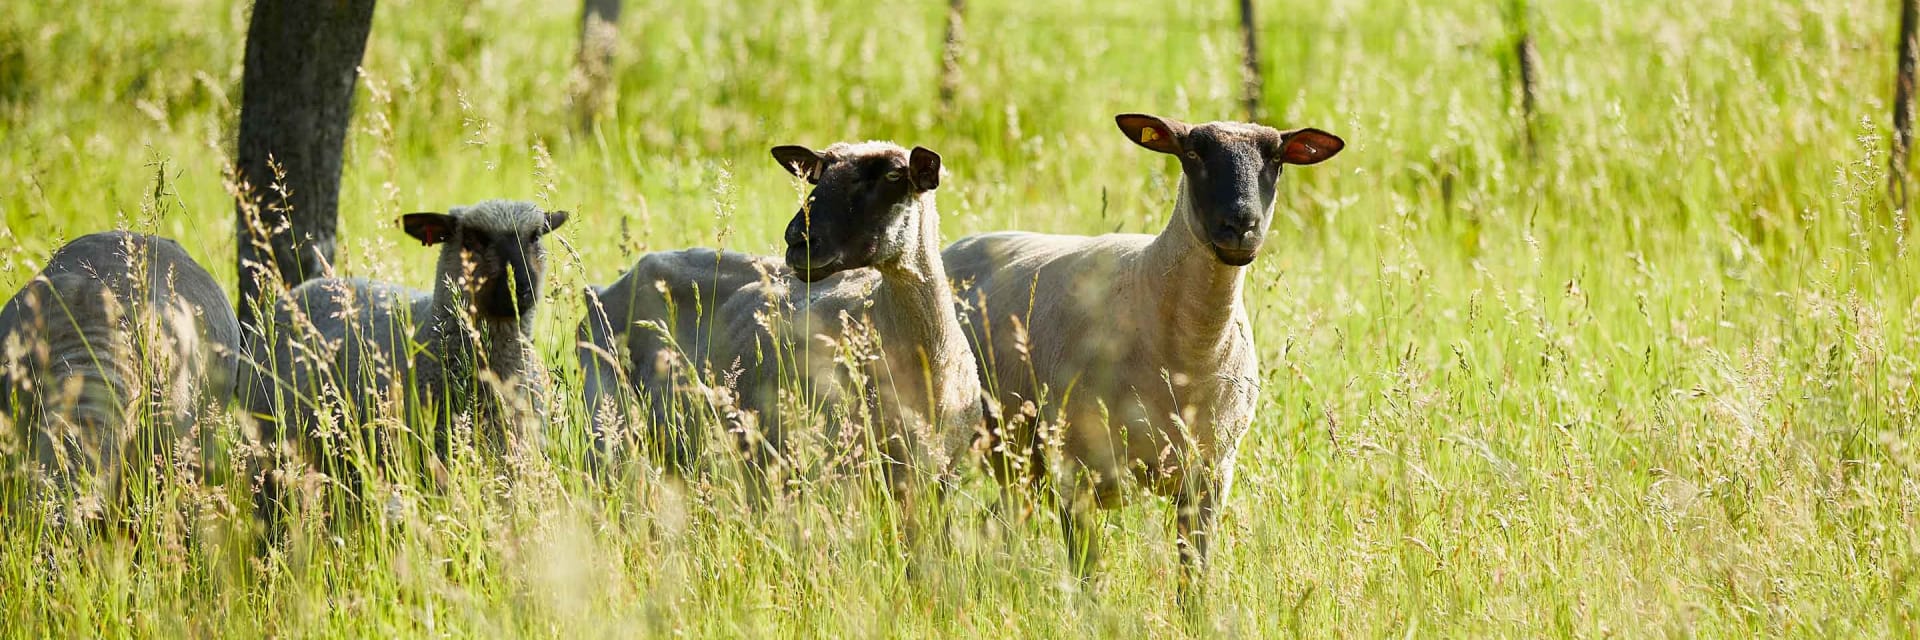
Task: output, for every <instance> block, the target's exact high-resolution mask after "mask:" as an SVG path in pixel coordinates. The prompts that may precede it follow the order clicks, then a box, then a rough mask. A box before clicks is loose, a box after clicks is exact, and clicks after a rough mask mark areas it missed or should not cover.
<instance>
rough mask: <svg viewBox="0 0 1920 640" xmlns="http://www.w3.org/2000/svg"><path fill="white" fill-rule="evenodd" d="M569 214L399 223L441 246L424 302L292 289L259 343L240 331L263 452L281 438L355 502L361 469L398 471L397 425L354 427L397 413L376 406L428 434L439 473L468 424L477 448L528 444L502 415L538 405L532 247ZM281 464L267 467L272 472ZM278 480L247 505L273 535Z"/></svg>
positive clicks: (365, 287)
mask: <svg viewBox="0 0 1920 640" xmlns="http://www.w3.org/2000/svg"><path fill="white" fill-rule="evenodd" d="M567 215H568V214H567V212H565V211H555V212H551V213H547V212H542V211H541V210H540V209H539V208H538V207H536V206H534V205H533V204H530V203H526V202H515V201H507V200H489V201H485V202H481V203H478V204H475V205H472V206H469V207H454V208H452V209H450V210H449V211H448V212H447V213H410V214H407V215H405V216H402V217H401V219H400V226H401V227H402V229H403V230H404V231H405V232H406V233H407V235H409V236H412V237H413V238H415V239H417V240H419V241H420V242H421V244H422V245H424V246H434V245H439V246H440V249H439V251H440V257H439V262H438V265H437V268H436V271H435V274H434V288H433V292H432V293H430V294H429V293H426V292H422V291H417V290H413V289H409V288H406V287H402V286H398V285H393V284H387V283H380V282H371V281H367V280H361V279H339V278H324V279H317V280H310V281H307V282H305V283H303V284H301V285H300V286H298V287H296V288H294V289H293V291H291V292H290V293H289V294H288V295H287V296H286V298H284V299H282V300H281V301H280V302H279V303H278V304H276V305H275V309H274V314H273V321H272V323H271V324H270V325H268V328H267V329H265V330H264V331H263V333H262V335H258V336H250V340H252V341H253V342H252V343H251V344H252V346H251V347H250V353H251V354H252V355H253V357H254V358H255V359H256V360H257V362H256V363H254V365H253V366H250V367H247V368H245V371H244V374H243V380H242V392H243V393H244V394H245V396H246V397H245V398H244V399H243V404H244V405H245V406H246V407H247V408H248V410H249V411H250V412H251V413H252V414H253V415H254V417H255V419H256V420H257V421H258V423H259V426H258V430H259V431H258V434H257V436H256V437H257V438H259V440H260V443H261V445H262V447H263V448H265V449H278V448H280V447H281V446H282V441H283V440H289V439H290V440H292V441H294V442H293V445H294V446H295V447H296V448H298V449H300V450H301V452H302V453H303V454H304V455H305V457H306V458H307V459H308V460H309V461H310V462H312V463H313V464H315V465H316V466H318V467H319V468H320V469H321V470H322V471H323V472H325V473H326V474H328V475H329V476H332V477H334V478H337V479H341V480H343V481H345V482H347V483H348V484H349V485H350V486H351V487H352V488H353V489H354V490H355V491H354V492H355V493H356V494H357V493H358V489H359V486H358V485H359V484H360V483H361V482H362V481H363V479H364V478H363V475H364V474H365V473H367V472H368V471H371V470H374V469H380V468H386V467H389V466H391V465H393V464H395V463H396V462H399V460H396V459H394V456H395V455H396V454H395V453H394V452H393V451H391V450H392V449H393V448H395V446H396V445H397V444H398V443H396V442H394V438H395V437H397V436H396V434H397V433H400V432H402V431H401V430H399V429H397V428H382V427H380V426H375V427H374V428H371V429H366V430H363V429H362V428H361V425H366V424H368V423H369V422H377V421H379V420H381V419H383V418H392V417H394V415H395V414H393V413H392V412H391V411H382V410H383V409H387V410H391V409H395V408H406V409H408V410H407V411H405V412H403V413H401V414H400V415H399V417H400V418H401V421H402V422H403V423H411V424H415V425H418V426H424V427H425V428H424V429H418V430H414V431H413V433H415V434H420V433H422V432H424V433H425V434H426V437H427V438H428V439H430V441H431V442H430V446H431V451H432V452H433V455H432V457H431V458H425V459H419V460H415V461H416V462H418V463H420V465H421V466H420V467H419V468H420V469H422V470H426V471H431V472H433V473H434V474H435V475H436V477H439V476H438V474H440V473H441V472H442V467H443V465H444V464H445V463H446V462H447V461H448V460H449V457H450V456H451V455H452V452H453V445H454V443H455V441H456V435H457V432H458V431H459V430H460V428H461V427H464V426H466V425H471V427H472V430H473V439H474V440H475V441H476V442H475V444H476V445H478V448H479V449H480V450H482V451H483V452H487V453H491V454H500V453H504V452H507V451H510V450H514V448H515V447H518V448H519V450H534V449H536V448H537V446H538V442H539V434H538V432H537V431H534V430H531V429H528V428H526V425H528V424H529V423H530V421H527V420H516V419H513V415H511V414H510V413H509V412H510V411H511V410H513V409H515V408H520V407H531V408H534V409H539V408H541V407H542V404H543V403H542V394H543V393H544V386H545V381H546V370H545V367H544V366H543V365H542V363H541V361H540V358H539V356H538V354H537V353H536V352H535V351H534V344H533V330H534V318H535V310H536V303H537V302H538V301H539V300H540V296H541V285H542V281H543V279H544V277H545V275H546V249H545V247H544V246H543V245H542V243H541V239H542V238H543V237H544V236H546V235H547V234H548V233H551V232H553V231H554V230H556V229H559V228H560V226H561V225H562V224H564V223H565V222H566V220H567ZM422 423H424V424H422ZM418 450H421V451H424V450H426V448H425V447H421V448H420V449H418ZM279 455H281V453H280V452H278V451H273V452H270V453H269V454H268V458H269V460H267V461H269V462H271V463H272V464H274V465H275V466H276V467H277V466H278V462H277V460H275V459H276V458H277V457H278V456H279ZM281 475H282V474H279V473H268V474H266V476H268V477H264V478H263V480H264V482H263V484H262V487H261V492H260V496H259V498H260V503H259V504H258V505H256V507H257V508H258V510H259V511H260V514H261V516H262V519H263V520H264V521H265V522H266V523H267V525H268V529H267V530H268V533H269V534H270V535H271V534H277V532H276V531H275V527H276V526H277V521H276V519H275V514H276V512H277V511H278V509H279V508H280V506H281V505H280V500H281V495H280V494H281V493H282V492H283V491H284V490H285V487H283V486H282V485H283V484H285V482H286V481H287V479H286V478H283V477H279V476H281Z"/></svg>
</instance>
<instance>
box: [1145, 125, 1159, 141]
mask: <svg viewBox="0 0 1920 640" xmlns="http://www.w3.org/2000/svg"><path fill="white" fill-rule="evenodd" d="M1159 138H1160V130H1159V129H1155V128H1153V127H1145V128H1142V129H1140V144H1146V143H1149V142H1153V141H1154V140H1158V139H1159Z"/></svg>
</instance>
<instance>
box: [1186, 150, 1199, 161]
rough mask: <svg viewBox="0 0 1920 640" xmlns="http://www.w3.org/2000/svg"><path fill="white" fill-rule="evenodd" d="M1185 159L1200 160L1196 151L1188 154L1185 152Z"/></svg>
mask: <svg viewBox="0 0 1920 640" xmlns="http://www.w3.org/2000/svg"><path fill="white" fill-rule="evenodd" d="M1187 159H1188V160H1199V159H1200V152H1198V151H1188V152H1187Z"/></svg>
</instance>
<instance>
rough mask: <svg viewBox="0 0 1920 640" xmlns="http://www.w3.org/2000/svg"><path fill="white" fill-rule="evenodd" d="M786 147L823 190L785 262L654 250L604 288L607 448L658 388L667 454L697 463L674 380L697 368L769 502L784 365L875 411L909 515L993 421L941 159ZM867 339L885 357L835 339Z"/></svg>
mask: <svg viewBox="0 0 1920 640" xmlns="http://www.w3.org/2000/svg"><path fill="white" fill-rule="evenodd" d="M773 156H774V158H775V159H776V160H777V161H779V162H780V163H781V165H782V166H785V167H787V168H788V170H790V171H791V172H793V173H794V175H796V176H798V177H801V178H805V179H806V180H807V181H808V182H810V183H812V184H814V185H816V186H815V187H814V188H813V191H812V193H811V194H810V195H809V196H808V198H807V202H806V204H805V205H804V206H802V207H801V209H800V211H799V212H798V213H796V214H795V215H794V217H793V220H792V222H791V223H790V224H789V225H788V226H787V230H786V241H787V251H786V256H785V260H784V261H781V260H777V259H774V258H767V257H754V256H748V255H744V254H738V253H724V252H717V251H713V250H708V249H689V250H685V251H677V252H668V253H655V254H650V255H648V256H646V257H644V258H642V259H641V260H640V261H639V262H638V263H637V264H635V265H634V268H633V269H632V270H630V271H629V272H628V273H627V274H625V275H624V276H622V277H621V278H620V280H619V281H617V282H615V283H614V284H613V285H611V286H609V287H607V288H605V289H597V290H594V291H592V292H590V294H589V296H588V307H589V313H588V318H587V320H586V321H584V322H583V323H582V325H581V327H580V333H579V335H580V337H581V338H582V343H581V348H580V354H579V355H580V357H581V364H582V367H583V369H586V370H587V371H588V381H587V384H586V388H585V400H586V406H587V407H588V408H589V410H591V411H594V413H595V415H596V416H598V417H599V418H598V419H596V421H595V423H594V426H595V430H596V433H597V434H599V436H598V439H599V443H598V444H599V446H598V447H597V450H599V451H600V452H601V455H602V456H603V457H605V456H610V455H613V454H614V452H615V451H616V450H617V449H618V447H619V445H620V443H622V442H624V441H625V436H624V435H623V433H622V432H623V431H624V429H623V428H622V421H621V420H620V418H619V414H620V409H621V408H622V407H621V405H622V404H623V403H624V402H626V401H627V399H628V397H629V394H640V395H645V396H646V397H648V399H649V400H650V402H649V404H650V407H651V411H650V413H649V417H648V421H649V433H648V434H647V435H648V437H649V438H651V439H655V440H656V441H655V442H654V443H653V445H654V447H655V451H654V453H655V454H656V455H662V454H664V456H665V457H666V458H668V466H669V467H670V468H672V470H674V471H683V470H684V466H685V465H686V464H687V463H688V462H690V461H691V458H692V456H694V455H696V454H697V443H698V440H699V437H698V436H699V432H698V428H697V425H698V424H699V422H700V421H699V420H698V419H695V418H692V417H690V416H687V415H686V412H685V411H680V412H675V411H672V410H670V409H669V407H672V406H675V405H685V404H689V402H688V401H687V400H686V398H685V397H684V395H682V394H679V392H678V390H679V389H682V388H684V387H686V386H687V385H686V383H684V382H683V381H682V380H681V379H680V376H682V375H683V374H684V369H685V368H689V367H690V368H693V369H696V371H695V372H694V374H693V376H691V377H695V378H697V379H703V380H705V381H706V383H705V384H704V386H705V387H706V388H707V389H709V390H713V391H716V393H714V394H712V395H714V396H718V401H717V403H718V406H717V413H718V414H719V418H720V419H721V420H722V421H723V422H724V423H725V424H726V426H727V428H728V430H729V431H730V432H731V433H733V434H734V436H735V437H736V438H737V442H738V443H739V444H740V446H742V447H743V448H744V450H745V452H746V460H747V462H748V467H749V469H750V470H752V474H751V475H753V476H754V477H755V480H754V481H753V482H752V483H750V484H749V488H750V490H753V491H755V492H756V494H755V499H756V502H757V501H758V500H759V499H760V498H763V497H764V496H765V494H766V493H767V492H768V491H770V490H769V489H768V488H767V487H765V486H763V484H764V483H765V482H766V477H767V476H768V475H770V474H771V473H772V472H773V471H774V467H775V466H777V465H780V464H781V463H782V455H783V454H784V453H785V446H786V445H785V436H786V434H785V432H784V430H785V427H786V426H787V425H786V422H787V421H786V420H783V419H781V418H780V416H779V415H778V410H779V406H778V405H779V403H778V402H777V395H778V388H779V382H780V378H781V377H782V375H783V374H785V375H786V376H788V377H790V378H791V377H797V378H799V379H800V380H801V381H802V384H803V386H808V387H811V388H813V389H816V390H817V393H820V394H822V396H821V397H820V398H819V400H820V401H821V402H822V403H824V404H825V405H826V406H827V407H830V408H831V410H832V411H833V412H835V413H837V414H839V415H840V416H842V417H843V418H846V419H847V420H848V421H851V416H852V415H854V414H857V413H860V412H861V411H862V410H863V409H864V408H866V407H871V408H873V409H874V415H873V417H872V422H871V423H870V428H872V429H873V431H870V432H868V433H869V434H871V436H872V442H875V443H878V445H879V452H880V453H881V454H882V455H883V456H884V459H885V460H886V463H885V464H884V466H883V470H884V476H885V481H886V482H887V485H888V488H889V490H890V491H891V492H892V493H893V494H894V496H895V497H896V498H898V499H900V500H901V501H902V502H903V503H905V504H904V505H903V509H906V510H908V512H909V513H911V510H910V509H911V507H912V506H913V503H914V502H915V499H914V497H913V496H914V495H915V494H916V487H915V484H916V483H915V482H914V481H913V480H912V479H913V478H914V477H931V478H935V479H936V483H937V484H939V485H940V486H944V484H945V483H947V482H950V481H951V480H952V473H953V471H954V469H955V464H954V463H955V462H956V461H958V460H959V459H960V458H961V457H962V456H963V455H964V454H965V452H966V450H967V448H968V447H970V446H971V445H972V443H973V440H974V437H975V435H976V434H977V433H978V432H979V430H980V428H981V427H980V423H981V414H980V411H981V403H980V400H981V398H980V386H979V381H978V374H977V371H976V370H975V368H974V362H973V356H972V352H971V351H970V350H969V349H968V347H967V344H966V340H965V337H964V336H962V335H961V329H960V325H959V319H958V317H957V316H956V315H955V313H954V308H955V307H954V298H953V291H952V289H951V288H950V287H949V285H948V284H947V280H946V275H945V274H946V271H945V268H944V266H943V265H942V264H941V257H940V234H939V231H940V225H939V213H938V211H937V209H936V208H935V202H934V200H935V199H934V189H935V188H936V187H937V186H938V185H939V183H940V156H939V155H938V154H936V153H934V152H933V151H931V150H928V149H926V148H922V147H916V148H914V149H913V150H912V151H908V150H906V149H904V148H902V147H900V146H897V145H894V144H891V143H885V142H865V143H857V144H855V143H840V144H835V145H833V146H830V147H827V149H826V150H824V151H820V152H815V151H813V150H810V149H807V148H805V147H800V146H791V145H789V146H781V147H775V148H774V149H773ZM783 262H784V264H783ZM653 327H658V328H659V329H654V328H653ZM867 339H874V340H875V341H876V342H877V347H878V352H877V354H876V355H877V356H878V357H877V358H873V359H867V360H861V361H858V362H857V364H854V363H850V362H849V360H850V359H849V358H845V357H843V356H844V355H845V354H844V352H841V351H839V349H840V348H841V347H844V346H845V345H848V344H849V343H853V342H860V341H863V340H867ZM622 348H624V351H625V354H624V355H621V354H620V351H621V350H622ZM853 360H858V359H853ZM676 361H679V362H681V363H683V365H684V366H676V365H675V364H674V363H675V362H676ZM621 369H624V370H625V372H626V373H627V374H628V376H629V378H628V379H627V380H625V381H624V382H623V381H622V380H620V373H621ZM796 374H797V375H796ZM728 380H731V381H732V382H731V384H729V383H727V381H728ZM809 382H810V383H811V384H808V383H809ZM695 385H696V386H700V385H701V383H699V382H698V381H696V382H695ZM676 396H680V397H676ZM702 402H704V400H702V399H699V398H695V399H694V400H692V401H691V404H693V405H694V406H699V405H700V403H702ZM860 402H870V403H871V404H870V405H859V404H858V403H860ZM676 413H678V415H676ZM909 471H915V472H919V473H923V474H925V475H924V476H917V475H916V474H910V473H909ZM909 533H910V534H912V533H913V532H912V530H911V528H910V529H909Z"/></svg>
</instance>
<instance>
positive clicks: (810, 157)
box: [773, 142, 940, 282]
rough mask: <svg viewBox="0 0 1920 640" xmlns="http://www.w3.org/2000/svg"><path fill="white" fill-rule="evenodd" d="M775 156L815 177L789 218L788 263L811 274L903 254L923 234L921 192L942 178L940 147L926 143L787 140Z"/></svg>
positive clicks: (814, 277) (796, 172) (877, 262)
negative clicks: (821, 146)
mask: <svg viewBox="0 0 1920 640" xmlns="http://www.w3.org/2000/svg"><path fill="white" fill-rule="evenodd" d="M773 159H775V160H778V161H779V162H780V166H783V167H786V169H787V170H788V171H791V172H793V175H795V176H799V177H801V178H805V179H806V180H807V182H809V183H812V184H813V185H814V187H813V192H812V193H810V194H808V195H807V201H806V203H805V204H804V205H802V206H801V207H800V211H799V212H798V213H795V214H794V216H793V222H791V223H789V224H788V225H787V266H789V267H792V268H793V270H794V272H795V273H797V274H799V276H800V278H801V279H803V280H806V281H808V282H813V281H817V280H820V279H822V278H825V277H827V276H831V275H833V274H835V273H839V272H841V271H846V270H848V269H859V268H862V267H870V266H877V265H883V264H886V263H887V262H889V261H892V260H898V259H899V258H900V256H901V255H902V253H903V252H904V251H906V248H907V245H908V243H911V242H914V241H915V239H916V234H917V233H918V229H917V226H916V225H917V224H918V216H919V213H920V212H919V209H918V203H919V202H920V198H921V197H922V196H926V195H927V194H928V192H931V191H933V189H934V188H935V187H938V186H939V185H940V154H937V153H934V152H933V151H931V150H928V149H927V148H925V147H914V148H913V151H911V152H909V151H907V150H906V149H903V148H901V147H900V146H899V145H895V144H892V143H888V142H863V143H858V144H850V143H844V142H843V143H839V144H835V145H833V146H831V147H827V149H826V150H825V151H814V150H812V149H808V148H806V147H802V146H798V145H786V146H779V147H774V148H773Z"/></svg>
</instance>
